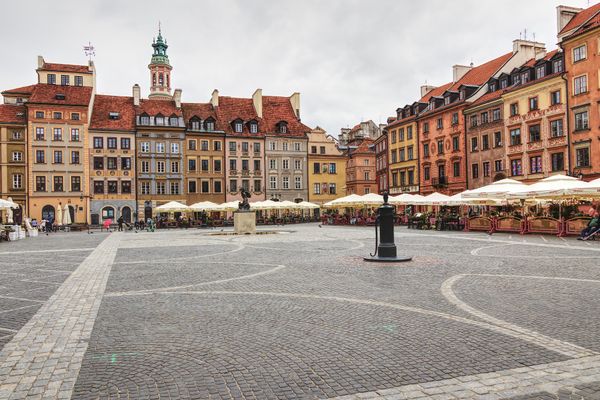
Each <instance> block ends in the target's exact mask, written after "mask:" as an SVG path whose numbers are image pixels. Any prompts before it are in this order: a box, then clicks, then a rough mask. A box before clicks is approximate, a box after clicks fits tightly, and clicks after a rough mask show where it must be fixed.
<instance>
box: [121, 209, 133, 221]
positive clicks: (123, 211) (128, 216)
mask: <svg viewBox="0 0 600 400" xmlns="http://www.w3.org/2000/svg"><path fill="white" fill-rule="evenodd" d="M121 216H122V217H123V221H125V222H127V223H128V224H129V223H131V208H129V207H127V206H125V207H123V208H122V209H121Z"/></svg>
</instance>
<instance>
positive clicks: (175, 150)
mask: <svg viewBox="0 0 600 400" xmlns="http://www.w3.org/2000/svg"><path fill="white" fill-rule="evenodd" d="M207 150H208V149H207ZM171 154H179V143H171Z"/></svg>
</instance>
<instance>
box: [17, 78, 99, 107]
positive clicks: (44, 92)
mask: <svg viewBox="0 0 600 400" xmlns="http://www.w3.org/2000/svg"><path fill="white" fill-rule="evenodd" d="M57 94H62V95H64V96H65V99H64V100H58V99H57V98H56V95H57ZM91 97H92V88H91V87H89V86H58V85H47V84H43V83H38V84H37V85H35V87H34V89H33V94H32V95H31V97H30V98H29V103H41V104H63V105H74V106H87V105H89V104H90V99H91Z"/></svg>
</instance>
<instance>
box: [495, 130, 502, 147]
mask: <svg viewBox="0 0 600 400" xmlns="http://www.w3.org/2000/svg"><path fill="white" fill-rule="evenodd" d="M500 146H502V132H494V147H500Z"/></svg>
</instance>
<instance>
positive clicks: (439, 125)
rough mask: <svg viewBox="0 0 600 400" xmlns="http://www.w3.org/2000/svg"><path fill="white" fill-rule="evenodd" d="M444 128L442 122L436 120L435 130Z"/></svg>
mask: <svg viewBox="0 0 600 400" xmlns="http://www.w3.org/2000/svg"><path fill="white" fill-rule="evenodd" d="M443 127H444V122H443V120H442V119H441V118H438V119H437V128H438V129H442V128H443Z"/></svg>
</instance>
